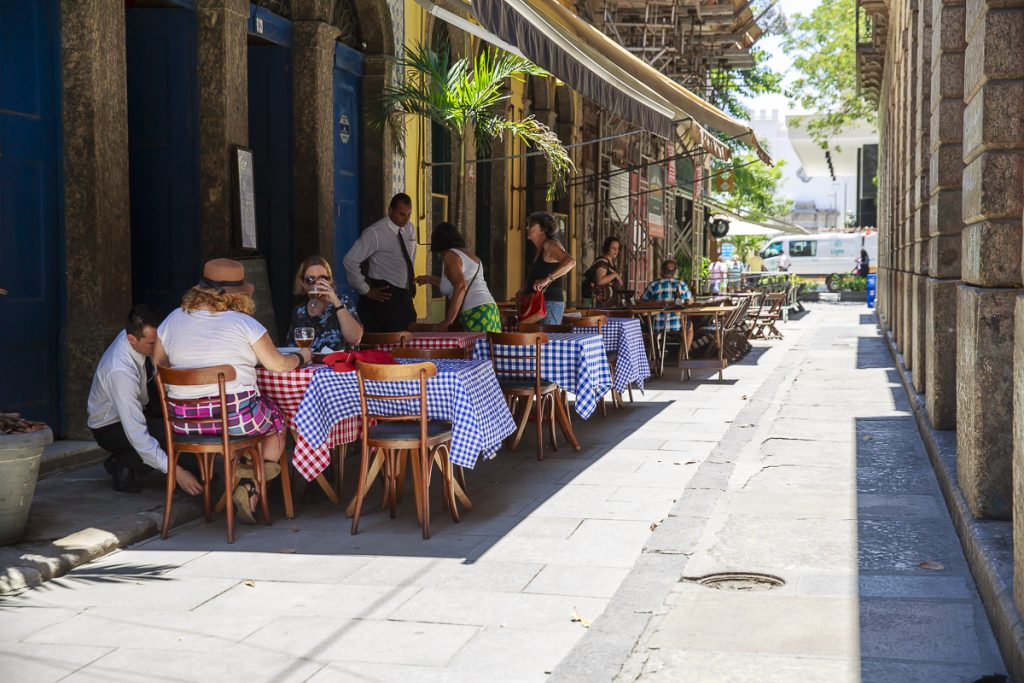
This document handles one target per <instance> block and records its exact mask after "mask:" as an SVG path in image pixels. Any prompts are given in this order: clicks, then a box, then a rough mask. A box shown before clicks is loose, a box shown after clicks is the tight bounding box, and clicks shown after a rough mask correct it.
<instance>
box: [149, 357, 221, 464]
mask: <svg viewBox="0 0 1024 683" xmlns="http://www.w3.org/2000/svg"><path fill="white" fill-rule="evenodd" d="M233 379H235V368H234V367H233V366H231V365H214V366H212V367H208V368H169V367H166V366H158V367H157V369H156V388H157V391H158V392H159V394H160V407H161V409H163V413H164V431H165V433H166V435H167V444H168V448H173V445H174V428H173V425H175V424H177V425H181V426H182V428H183V430H188V431H199V432H202V431H205V430H206V429H211V428H213V429H216V430H218V431H220V433H221V434H222V436H223V438H224V448H225V449H226V448H227V442H228V439H229V435H228V410H227V402H228V399H227V391H226V390H225V388H224V387H225V384H226V383H227V382H230V381H231V380H233ZM204 384H216V385H217V389H218V394H219V397H220V415H218V416H211V417H178V416H177V414H176V413H175V412H174V406H189V405H196V404H198V403H209V401H210V399H209V398H200V399H174V400H173V401H172V400H171V399H169V398H168V397H167V387H169V386H176V387H194V386H199V385H204ZM172 403H173V405H172ZM186 412H187V410H186ZM204 428H205V429H204Z"/></svg>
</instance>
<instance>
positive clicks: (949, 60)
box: [932, 52, 964, 100]
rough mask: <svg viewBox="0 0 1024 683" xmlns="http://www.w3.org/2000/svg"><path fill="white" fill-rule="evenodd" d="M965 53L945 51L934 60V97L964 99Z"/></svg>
mask: <svg viewBox="0 0 1024 683" xmlns="http://www.w3.org/2000/svg"><path fill="white" fill-rule="evenodd" d="M963 95H964V53H963V52H943V53H942V54H941V55H939V58H938V63H937V64H936V62H932V97H939V98H947V97H948V98H953V99H960V100H962V99H963Z"/></svg>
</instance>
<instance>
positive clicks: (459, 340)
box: [378, 332, 486, 351]
mask: <svg viewBox="0 0 1024 683" xmlns="http://www.w3.org/2000/svg"><path fill="white" fill-rule="evenodd" d="M485 336H486V335H485V334H484V333H483V332H413V333H412V339H410V340H409V346H411V347H413V348H416V349H467V350H470V351H471V350H472V349H473V346H474V345H476V342H477V340H478V339H483V338H484V337H485ZM378 348H380V349H383V350H385V351H390V350H391V349H392V348H393V347H390V346H380V347H378Z"/></svg>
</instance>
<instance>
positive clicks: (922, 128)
mask: <svg viewBox="0 0 1024 683" xmlns="http://www.w3.org/2000/svg"><path fill="white" fill-rule="evenodd" d="M913 35H914V63H915V65H916V69H917V76H916V78H915V88H916V101H917V106H916V108H915V117H916V119H917V138H916V140H915V143H914V170H915V177H914V273H915V275H914V281H913V286H912V290H913V301H912V302H911V311H912V313H911V320H912V321H913V322H912V325H911V334H910V347H911V356H912V357H913V359H914V369H913V374H912V375H911V377H912V381H913V385H914V390H915V391H917V392H918V393H925V391H926V388H927V387H926V383H927V382H926V379H927V366H928V363H927V361H928V359H927V354H926V353H925V344H926V340H927V335H928V328H927V325H926V321H927V315H926V312H927V278H928V272H929V261H928V238H929V234H928V221H929V211H928V197H929V195H930V192H931V187H930V161H931V127H930V123H931V68H932V67H931V53H932V49H931V45H932V0H920V1H919V2H918V7H917V10H916V12H915V18H914V33H913Z"/></svg>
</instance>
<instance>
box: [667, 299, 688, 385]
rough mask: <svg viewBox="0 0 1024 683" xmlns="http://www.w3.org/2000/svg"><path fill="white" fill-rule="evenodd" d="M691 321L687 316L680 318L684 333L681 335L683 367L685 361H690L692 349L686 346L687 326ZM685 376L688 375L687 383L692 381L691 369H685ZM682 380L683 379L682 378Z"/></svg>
mask: <svg viewBox="0 0 1024 683" xmlns="http://www.w3.org/2000/svg"><path fill="white" fill-rule="evenodd" d="M688 322H689V319H688V318H687V317H686V316H685V315H681V316H679V324H680V327H681V328H682V331H681V332H680V333H679V334H680V335H681V336H680V337H679V364H680V365H682V364H683V361H684V360H690V347H689V346H687V344H686V324H687V323H688ZM665 336H666V337H667V336H668V331H667V330H666V331H665ZM683 374H684V375H686V381H687V382H689V381H690V368H683ZM680 379H682V378H680Z"/></svg>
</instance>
